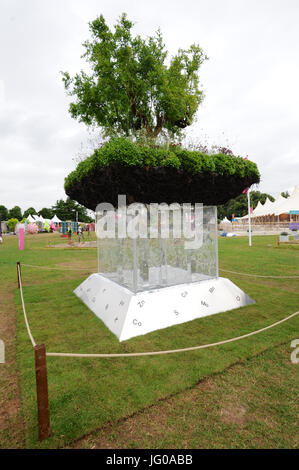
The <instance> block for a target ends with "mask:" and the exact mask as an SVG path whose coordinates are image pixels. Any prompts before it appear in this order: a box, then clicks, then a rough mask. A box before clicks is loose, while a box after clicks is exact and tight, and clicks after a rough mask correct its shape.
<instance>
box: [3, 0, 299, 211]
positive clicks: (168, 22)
mask: <svg viewBox="0 0 299 470" xmlns="http://www.w3.org/2000/svg"><path fill="white" fill-rule="evenodd" d="M122 12H126V13H127V14H128V17H129V19H131V20H133V21H134V22H135V23H136V25H135V28H134V31H135V32H136V34H140V35H142V36H148V35H153V34H154V33H155V31H156V30H157V28H158V27H160V28H161V30H162V35H163V39H164V42H165V44H166V48H167V49H168V51H169V52H170V55H172V54H175V53H176V51H177V49H178V48H179V47H182V48H187V47H188V46H189V45H190V44H192V43H194V42H195V43H198V44H199V45H200V46H201V47H202V48H203V49H204V51H205V53H206V54H207V55H208V57H209V60H208V61H206V62H205V63H204V64H203V66H202V67H201V69H200V83H201V86H202V89H203V90H204V93H205V100H204V102H203V104H202V105H201V106H200V108H199V111H198V113H197V122H196V123H195V124H194V125H193V126H192V127H191V128H190V129H189V130H188V135H189V136H190V137H191V138H192V139H193V140H197V141H200V142H203V143H205V142H206V141H208V142H209V143H210V144H219V145H229V146H230V147H231V148H232V150H233V151H234V153H235V154H238V155H241V156H246V155H248V157H249V158H250V159H251V160H253V161H255V162H256V163H257V164H258V167H259V169H260V172H261V183H260V185H259V189H260V190H261V191H263V192H268V193H270V194H272V195H274V196H276V194H277V193H278V192H280V191H284V190H287V189H288V190H290V189H292V187H293V186H294V185H295V184H299V132H298V131H299V27H298V24H299V1H298V0H258V1H253V0H250V1H249V0H248V1H247V0H192V1H191V0H183V1H182V0H180V1H178V0H151V1H148V0H138V1H135V0H123V1H120V0H101V1H100V0H0V44H1V46H0V47H1V52H0V204H4V205H5V206H6V207H8V208H9V209H10V208H11V207H13V206H14V205H19V206H21V208H22V210H25V209H27V208H28V207H30V206H33V207H35V208H36V209H37V210H39V209H41V208H42V207H49V206H51V205H53V204H54V203H55V202H56V200H57V199H59V198H65V197H66V196H65V193H64V189H63V183H64V177H65V176H66V175H67V174H68V173H69V172H70V171H71V170H73V169H74V168H75V166H76V161H75V159H76V157H77V156H78V153H79V152H80V147H81V145H82V144H83V147H85V146H86V145H87V141H88V132H87V128H86V126H85V125H83V124H79V123H78V122H77V121H75V120H73V119H72V118H71V117H70V115H69V113H68V104H69V98H68V97H67V96H66V94H65V90H64V87H63V83H62V80H61V75H60V74H59V71H60V70H64V71H69V72H70V73H71V75H72V74H74V73H76V72H78V71H79V70H80V69H81V68H84V67H85V62H84V60H83V59H81V58H80V57H81V55H82V53H83V51H84V50H83V47H82V42H83V41H84V40H86V39H87V38H88V37H89V30H88V22H89V21H91V20H93V19H94V18H95V17H96V16H99V15H100V14H103V15H104V17H105V19H106V20H107V22H108V24H109V25H110V26H112V25H114V24H115V22H116V20H117V18H118V17H119V16H120V14H121V13H122Z"/></svg>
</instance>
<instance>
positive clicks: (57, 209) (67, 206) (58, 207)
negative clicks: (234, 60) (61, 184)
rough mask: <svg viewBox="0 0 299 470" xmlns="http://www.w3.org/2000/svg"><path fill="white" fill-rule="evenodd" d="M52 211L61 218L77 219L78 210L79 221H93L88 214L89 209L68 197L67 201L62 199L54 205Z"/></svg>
mask: <svg viewBox="0 0 299 470" xmlns="http://www.w3.org/2000/svg"><path fill="white" fill-rule="evenodd" d="M52 211H53V213H55V214H56V215H57V217H58V218H59V219H61V220H76V212H78V221H79V222H92V220H93V219H92V218H91V217H89V216H88V215H87V210H86V208H85V207H84V206H81V205H80V204H78V203H77V202H75V201H73V200H72V199H70V198H69V197H67V199H66V201H64V200H63V199H60V200H59V201H56V204H55V205H54V206H52Z"/></svg>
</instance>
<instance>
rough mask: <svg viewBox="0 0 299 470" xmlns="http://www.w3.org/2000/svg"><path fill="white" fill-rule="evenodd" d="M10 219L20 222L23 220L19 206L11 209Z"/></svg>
mask: <svg viewBox="0 0 299 470" xmlns="http://www.w3.org/2000/svg"><path fill="white" fill-rule="evenodd" d="M8 217H9V218H10V219H18V220H19V221H20V220H22V211H21V208H20V207H19V206H14V207H13V208H12V209H10V211H9V213H8Z"/></svg>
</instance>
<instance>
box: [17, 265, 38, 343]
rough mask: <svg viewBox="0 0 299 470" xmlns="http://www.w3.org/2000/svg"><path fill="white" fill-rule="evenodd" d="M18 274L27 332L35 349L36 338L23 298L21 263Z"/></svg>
mask: <svg viewBox="0 0 299 470" xmlns="http://www.w3.org/2000/svg"><path fill="white" fill-rule="evenodd" d="M17 272H18V281H19V286H20V294H21V301H22V307H23V313H24V319H25V324H26V328H27V332H28V335H29V338H30V341H31V344H32V346H33V347H35V346H36V342H35V341H34V338H33V336H32V333H31V330H30V326H29V322H28V318H27V314H26V309H25V302H24V296H23V286H22V276H21V272H20V264H19V263H17Z"/></svg>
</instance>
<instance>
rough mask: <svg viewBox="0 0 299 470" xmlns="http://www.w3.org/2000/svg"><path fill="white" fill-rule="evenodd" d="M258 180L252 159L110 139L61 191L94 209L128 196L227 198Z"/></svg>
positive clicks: (211, 200)
mask: <svg viewBox="0 0 299 470" xmlns="http://www.w3.org/2000/svg"><path fill="white" fill-rule="evenodd" d="M258 181H259V172H258V169H257V166H256V164H255V163H253V162H251V161H249V160H244V159H243V158H241V157H235V156H231V155H226V154H221V153H219V154H215V155H206V154H203V153H201V152H198V151H190V150H185V149H182V148H180V146H171V147H170V148H168V149H166V148H162V147H158V146H149V145H140V144H138V143H133V142H132V141H131V140H130V139H126V138H117V139H112V140H110V141H109V142H107V143H106V144H105V145H103V146H102V147H101V148H99V149H96V150H95V151H94V153H93V154H92V155H91V156H90V157H88V158H87V159H86V160H84V161H82V162H80V163H79V164H78V166H77V168H76V170H75V171H73V172H72V173H70V174H69V175H68V176H67V178H66V179H65V191H66V193H67V194H68V195H69V196H70V197H71V198H72V199H75V200H77V201H79V202H80V203H81V204H83V205H85V206H86V207H88V208H90V209H92V210H94V209H95V207H96V205H97V204H98V203H99V202H101V201H105V202H112V204H115V203H116V202H117V194H127V195H128V196H131V199H132V198H133V199H134V200H135V201H138V202H163V201H164V202H168V201H170V202H180V201H181V200H182V199H183V201H182V202H204V203H213V204H214V203H215V204H218V203H219V202H226V201H227V200H228V199H231V197H234V196H236V195H238V194H240V193H241V192H242V190H243V189H244V188H245V187H248V186H250V185H251V184H253V183H257V182H258Z"/></svg>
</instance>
